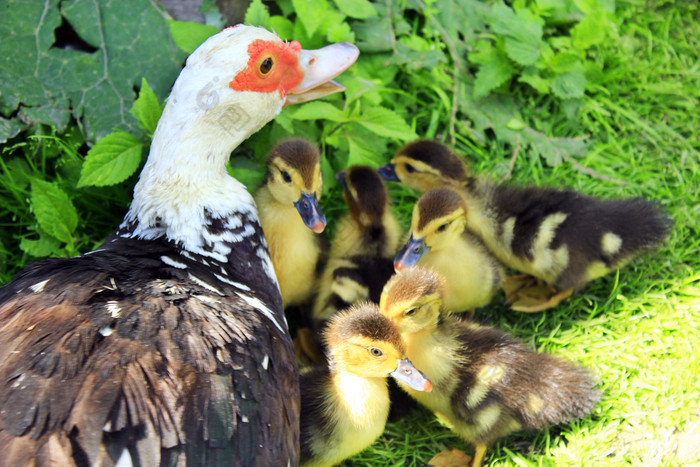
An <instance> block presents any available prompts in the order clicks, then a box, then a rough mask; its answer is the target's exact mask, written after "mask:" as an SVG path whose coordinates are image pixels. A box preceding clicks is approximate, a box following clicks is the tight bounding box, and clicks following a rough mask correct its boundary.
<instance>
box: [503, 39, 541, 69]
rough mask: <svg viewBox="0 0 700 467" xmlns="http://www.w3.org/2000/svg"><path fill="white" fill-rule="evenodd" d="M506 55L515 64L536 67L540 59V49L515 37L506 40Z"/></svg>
mask: <svg viewBox="0 0 700 467" xmlns="http://www.w3.org/2000/svg"><path fill="white" fill-rule="evenodd" d="M504 45H505V49H506V54H508V57H509V58H510V59H511V60H513V61H514V62H516V63H518V64H520V65H523V66H528V65H534V64H535V63H536V62H537V59H538V58H540V48H539V46H537V45H533V44H530V43H527V42H523V41H521V40H519V39H515V38H513V37H506V38H505V40H504Z"/></svg>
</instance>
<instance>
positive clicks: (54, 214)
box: [30, 178, 78, 243]
mask: <svg viewBox="0 0 700 467" xmlns="http://www.w3.org/2000/svg"><path fill="white" fill-rule="evenodd" d="M31 187H32V192H31V196H30V203H31V206H32V211H33V212H34V216H35V217H36V220H37V222H38V223H39V227H41V228H42V229H43V230H44V231H45V232H46V233H48V234H49V235H51V236H52V237H55V238H57V239H58V240H60V241H62V242H64V243H71V242H72V240H73V235H72V234H73V232H74V231H75V228H76V227H77V226H78V213H77V212H76V210H75V207H74V206H73V203H72V202H71V200H70V198H69V197H68V195H67V194H66V193H65V192H64V191H63V190H62V189H61V188H60V187H59V186H58V185H56V184H55V183H50V182H47V181H44V180H41V179H39V178H32V182H31Z"/></svg>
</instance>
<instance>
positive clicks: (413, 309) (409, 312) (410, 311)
mask: <svg viewBox="0 0 700 467" xmlns="http://www.w3.org/2000/svg"><path fill="white" fill-rule="evenodd" d="M415 312H416V308H411V309H410V310H408V311H407V312H406V313H404V314H405V315H406V316H411V315H412V314H413V313H415Z"/></svg>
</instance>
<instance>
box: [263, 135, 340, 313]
mask: <svg viewBox="0 0 700 467" xmlns="http://www.w3.org/2000/svg"><path fill="white" fill-rule="evenodd" d="M267 167H268V172H267V180H266V182H265V184H264V185H263V186H262V187H261V188H260V189H259V190H258V191H257V192H256V193H255V202H256V204H257V206H258V215H259V217H260V223H261V224H262V228H263V231H264V232H265V238H266V239H267V245H268V248H269V250H270V257H271V258H272V264H273V266H274V268H275V274H276V275H277V280H278V281H279V286H280V292H281V293H282V303H283V305H284V306H285V308H286V307H289V306H291V305H299V304H302V303H305V302H307V301H308V300H310V298H311V296H312V294H313V292H314V289H315V284H316V273H317V265H318V261H319V257H320V256H321V252H322V244H321V239H320V237H318V236H317V235H316V234H318V233H321V232H323V229H324V228H325V226H326V217H325V216H324V214H323V211H322V210H321V207H320V206H319V204H318V202H319V199H320V198H321V189H322V185H323V180H322V178H321V157H320V155H319V153H318V149H317V148H316V146H314V145H313V144H311V143H310V142H308V141H305V140H303V139H290V140H286V141H282V142H281V143H279V144H277V145H276V146H275V147H274V148H273V149H272V151H271V152H270V156H269V157H268V160H267Z"/></svg>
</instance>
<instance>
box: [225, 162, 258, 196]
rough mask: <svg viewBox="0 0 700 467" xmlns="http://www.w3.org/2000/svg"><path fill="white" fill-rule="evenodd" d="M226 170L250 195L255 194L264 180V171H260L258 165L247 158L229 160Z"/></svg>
mask: <svg viewBox="0 0 700 467" xmlns="http://www.w3.org/2000/svg"><path fill="white" fill-rule="evenodd" d="M227 169H228V173H229V174H231V176H233V177H234V178H235V179H236V180H238V181H239V182H241V183H242V184H243V185H245V187H246V189H247V190H248V191H249V192H250V193H255V190H257V189H258V187H259V186H260V185H261V184H262V182H263V180H264V179H265V170H262V169H261V167H260V164H258V163H257V162H255V161H254V160H251V159H249V158H247V157H234V158H231V160H230V161H229V164H228V165H227Z"/></svg>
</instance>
